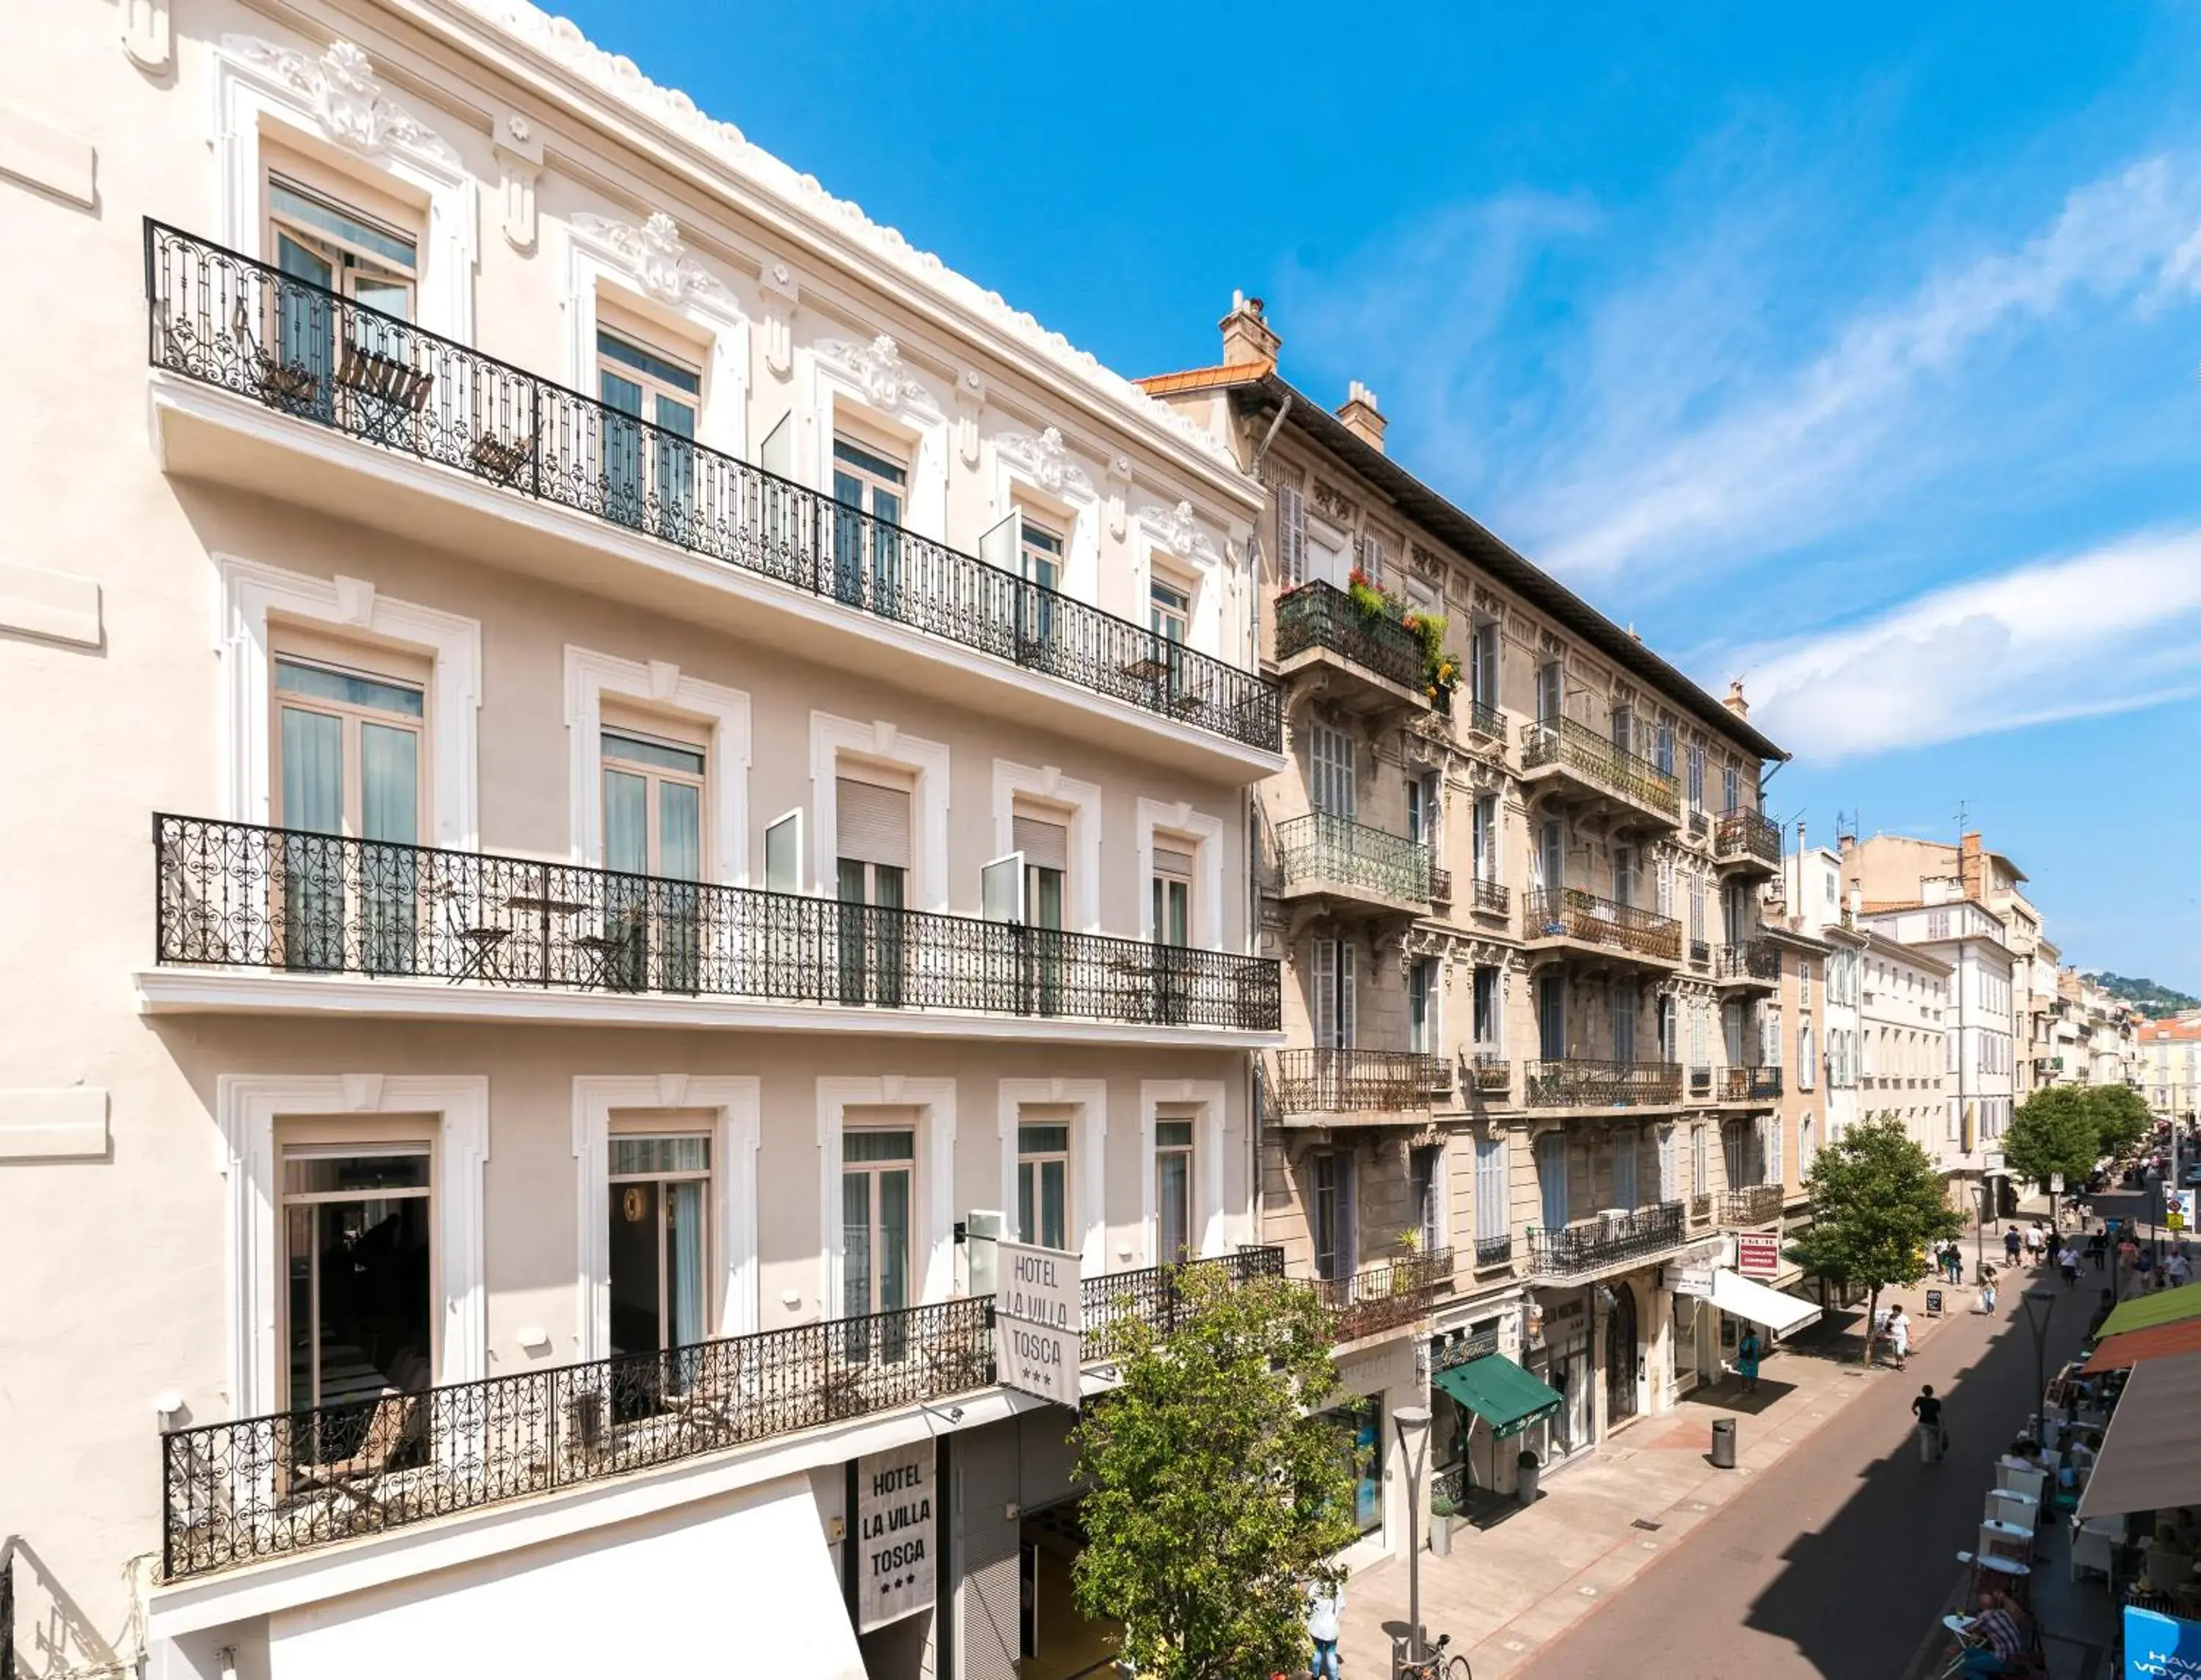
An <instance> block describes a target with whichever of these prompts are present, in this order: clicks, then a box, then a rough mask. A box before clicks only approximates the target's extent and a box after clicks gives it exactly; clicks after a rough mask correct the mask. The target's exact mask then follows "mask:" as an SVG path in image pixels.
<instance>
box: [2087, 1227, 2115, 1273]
mask: <svg viewBox="0 0 2201 1680" xmlns="http://www.w3.org/2000/svg"><path fill="white" fill-rule="evenodd" d="M2109 1252H2110V1231H2109V1227H2108V1226H2107V1225H2096V1226H2095V1227H2094V1234H2093V1235H2092V1237H2088V1238H2087V1260H2089V1261H2091V1262H2092V1265H2093V1268H2094V1270H2095V1271H2097V1272H2099V1271H2100V1270H2101V1269H2102V1262H2103V1260H2104V1259H2106V1258H2107V1257H2108V1254H2109Z"/></svg>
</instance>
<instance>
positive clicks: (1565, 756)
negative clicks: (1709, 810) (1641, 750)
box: [1521, 718, 1682, 822]
mask: <svg viewBox="0 0 2201 1680" xmlns="http://www.w3.org/2000/svg"><path fill="white" fill-rule="evenodd" d="M1547 764H1557V765H1563V766H1564V767H1566V768H1567V769H1569V770H1571V771H1573V772H1575V773H1576V775H1578V776H1581V777H1582V778H1585V779H1587V780H1588V781H1590V782H1592V783H1594V784H1596V785H1597V786H1599V787H1601V788H1603V789H1604V790H1605V791H1606V792H1608V793H1617V794H1619V795H1621V796H1623V797H1624V798H1628V799H1632V800H1634V801H1635V802H1636V803H1637V804H1639V805H1645V806H1648V807H1649V808H1651V809H1652V810H1653V811H1656V812H1657V813H1658V814H1659V815H1661V816H1663V817H1664V818H1666V819H1668V820H1669V821H1670V822H1679V821H1680V820H1681V819H1682V792H1681V786H1682V784H1680V783H1679V782H1677V781H1676V780H1675V779H1674V778H1673V777H1672V776H1671V775H1670V774H1668V773H1667V772H1665V771H1664V770H1661V769H1660V768H1659V767H1658V766H1657V765H1655V764H1653V763H1652V762H1651V761H1650V760H1649V759H1647V758H1638V757H1637V756H1636V755H1635V754H1634V753H1631V752H1629V750H1628V749H1626V748H1624V747H1619V746H1616V745H1614V744H1613V743H1611V742H1610V741H1608V740H1606V739H1605V737H1603V736H1602V735H1599V733H1598V732H1597V731H1595V730H1593V729H1590V728H1588V726H1587V725H1582V724H1578V723H1576V721H1575V720H1573V719H1572V718H1544V719H1541V720H1538V721H1536V722H1535V723H1530V724H1523V725H1522V726H1521V768H1522V769H1523V771H1524V772H1525V771H1529V770H1538V769H1541V768H1542V767H1544V766H1545V765H1547Z"/></svg>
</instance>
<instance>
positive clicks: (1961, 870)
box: [1957, 833, 1987, 903]
mask: <svg viewBox="0 0 2201 1680" xmlns="http://www.w3.org/2000/svg"><path fill="white" fill-rule="evenodd" d="M1985 863H1986V860H1985V859H1983V858H1982V857H1981V855H1980V837H1979V836H1978V834H1976V833H1972V834H1967V835H1965V836H1964V837H1963V839H1962V840H1960V841H1959V842H1958V843H1957V878H1958V879H1959V880H1960V881H1962V883H1963V890H1964V896H1965V897H1967V898H1969V899H1972V900H1975V902H1980V903H1985V902H1987V872H1986V868H1985Z"/></svg>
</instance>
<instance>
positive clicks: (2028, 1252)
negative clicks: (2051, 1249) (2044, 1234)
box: [2025, 1219, 2040, 1266]
mask: <svg viewBox="0 0 2201 1680" xmlns="http://www.w3.org/2000/svg"><path fill="white" fill-rule="evenodd" d="M2025 1258H2026V1260H2028V1262H2029V1263H2030V1264H2032V1265H2034V1266H2038V1265H2040V1220H2038V1219H2035V1220H2034V1222H2033V1223H2032V1224H2031V1225H2028V1226H2026V1228H2025Z"/></svg>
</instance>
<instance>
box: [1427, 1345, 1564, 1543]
mask: <svg viewBox="0 0 2201 1680" xmlns="http://www.w3.org/2000/svg"><path fill="white" fill-rule="evenodd" d="M1562 1404H1564V1397H1563V1396H1562V1395H1560V1394H1559V1392H1558V1390H1557V1389H1553V1388H1552V1387H1551V1386H1550V1385H1549V1384H1547V1383H1544V1382H1543V1381H1541V1379H1540V1378H1538V1377H1534V1376H1532V1375H1531V1374H1530V1373H1529V1372H1527V1371H1526V1370H1524V1369H1523V1368H1522V1367H1521V1366H1519V1365H1518V1364H1517V1363H1515V1362H1514V1361H1513V1360H1510V1359H1508V1358H1507V1357H1506V1356H1505V1354H1501V1353H1500V1352H1499V1351H1498V1349H1497V1346H1496V1342H1495V1338H1494V1337H1493V1338H1490V1339H1489V1340H1487V1341H1486V1340H1484V1339H1482V1338H1471V1339H1469V1340H1465V1341H1463V1342H1459V1343H1457V1344H1454V1345H1453V1346H1452V1347H1450V1348H1447V1362H1446V1363H1443V1364H1441V1365H1435V1366H1432V1368H1431V1370H1430V1372H1429V1411H1430V1414H1431V1418H1432V1420H1433V1424H1432V1426H1433V1429H1434V1430H1437V1431H1441V1433H1439V1434H1437V1435H1436V1436H1435V1438H1436V1439H1437V1440H1438V1441H1439V1442H1441V1443H1447V1442H1448V1443H1449V1444H1450V1447H1451V1450H1452V1452H1453V1454H1454V1459H1455V1463H1456V1466H1457V1468H1456V1474H1455V1475H1454V1476H1453V1477H1449V1478H1445V1477H1441V1479H1440V1481H1439V1483H1438V1484H1437V1485H1438V1486H1440V1487H1441V1488H1443V1489H1444V1490H1445V1491H1446V1493H1447V1495H1450V1497H1451V1498H1452V1501H1453V1505H1454V1507H1456V1508H1457V1509H1458V1510H1459V1512H1460V1513H1461V1514H1462V1515H1464V1516H1465V1517H1466V1518H1468V1519H1469V1520H1470V1521H1473V1520H1475V1519H1476V1518H1480V1517H1482V1516H1484V1515H1486V1514H1487V1513H1489V1512H1491V1511H1493V1510H1494V1509H1495V1508H1496V1507H1499V1506H1500V1505H1501V1504H1502V1503H1503V1502H1504V1501H1505V1500H1507V1499H1509V1498H1510V1497H1511V1496H1512V1495H1513V1494H1514V1492H1515V1490H1516V1489H1517V1488H1518V1486H1519V1485H1520V1483H1519V1476H1520V1471H1519V1459H1520V1455H1521V1453H1522V1451H1523V1448H1527V1449H1528V1450H1530V1451H1533V1450H1535V1449H1534V1448H1533V1447H1529V1445H1528V1442H1527V1441H1525V1440H1524V1437H1525V1436H1529V1434H1530V1432H1531V1431H1532V1430H1536V1429H1538V1428H1539V1427H1541V1426H1543V1425H1545V1424H1548V1422H1549V1420H1550V1419H1552V1416H1553V1415H1554V1414H1555V1413H1557V1412H1558V1409H1559V1407H1561V1405H1562ZM1539 1460H1540V1461H1541V1454H1539Z"/></svg>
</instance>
